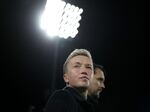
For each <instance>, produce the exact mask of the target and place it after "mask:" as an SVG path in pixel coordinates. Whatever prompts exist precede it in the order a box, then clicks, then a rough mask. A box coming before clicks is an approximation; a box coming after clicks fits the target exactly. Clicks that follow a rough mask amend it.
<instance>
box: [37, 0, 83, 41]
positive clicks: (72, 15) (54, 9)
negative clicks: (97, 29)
mask: <svg viewBox="0 0 150 112" xmlns="http://www.w3.org/2000/svg"><path fill="white" fill-rule="evenodd" d="M82 13H83V9H82V8H79V7H76V6H75V5H71V4H70V3H66V2H64V1H62V0H47V3H46V5H45V10H44V12H43V14H42V16H41V19H40V26H41V28H42V29H43V30H44V31H46V33H47V34H48V35H49V36H50V37H55V36H58V37H60V38H65V39H67V38H68V37H72V38H74V37H75V36H76V35H77V34H78V28H79V26H80V23H79V21H80V20H81V14H82Z"/></svg>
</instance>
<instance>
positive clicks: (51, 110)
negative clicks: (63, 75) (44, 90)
mask: <svg viewBox="0 0 150 112" xmlns="http://www.w3.org/2000/svg"><path fill="white" fill-rule="evenodd" d="M68 100H69V97H68V94H67V93H66V92H65V91H63V90H60V91H56V92H55V93H54V94H53V95H52V96H51V97H50V99H49V101H48V103H47V105H46V108H45V112H69V108H68V103H69V101H68Z"/></svg>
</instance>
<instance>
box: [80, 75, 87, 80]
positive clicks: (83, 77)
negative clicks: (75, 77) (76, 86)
mask: <svg viewBox="0 0 150 112" xmlns="http://www.w3.org/2000/svg"><path fill="white" fill-rule="evenodd" d="M80 79H87V80H89V78H88V77H87V76H81V77H80Z"/></svg>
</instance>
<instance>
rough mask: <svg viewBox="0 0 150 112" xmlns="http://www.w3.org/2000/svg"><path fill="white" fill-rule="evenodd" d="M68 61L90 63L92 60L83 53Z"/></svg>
mask: <svg viewBox="0 0 150 112" xmlns="http://www.w3.org/2000/svg"><path fill="white" fill-rule="evenodd" d="M69 63H72V64H75V63H82V64H90V65H92V60H91V59H90V58H89V57H87V56H83V55H78V56H75V57H73V58H71V59H70V61H69Z"/></svg>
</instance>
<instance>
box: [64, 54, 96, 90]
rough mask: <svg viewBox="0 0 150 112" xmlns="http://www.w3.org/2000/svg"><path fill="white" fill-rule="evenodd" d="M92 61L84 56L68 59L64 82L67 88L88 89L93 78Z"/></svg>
mask: <svg viewBox="0 0 150 112" xmlns="http://www.w3.org/2000/svg"><path fill="white" fill-rule="evenodd" d="M92 65H93V64H92V60H91V59H90V58H88V57H86V56H82V55H78V56H75V57H73V58H71V59H70V61H69V62H68V64H67V73H66V74H64V80H65V82H66V83H68V84H69V86H72V87H76V88H86V89H87V88H88V86H89V81H90V79H91V77H92V76H93V66H92Z"/></svg>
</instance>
